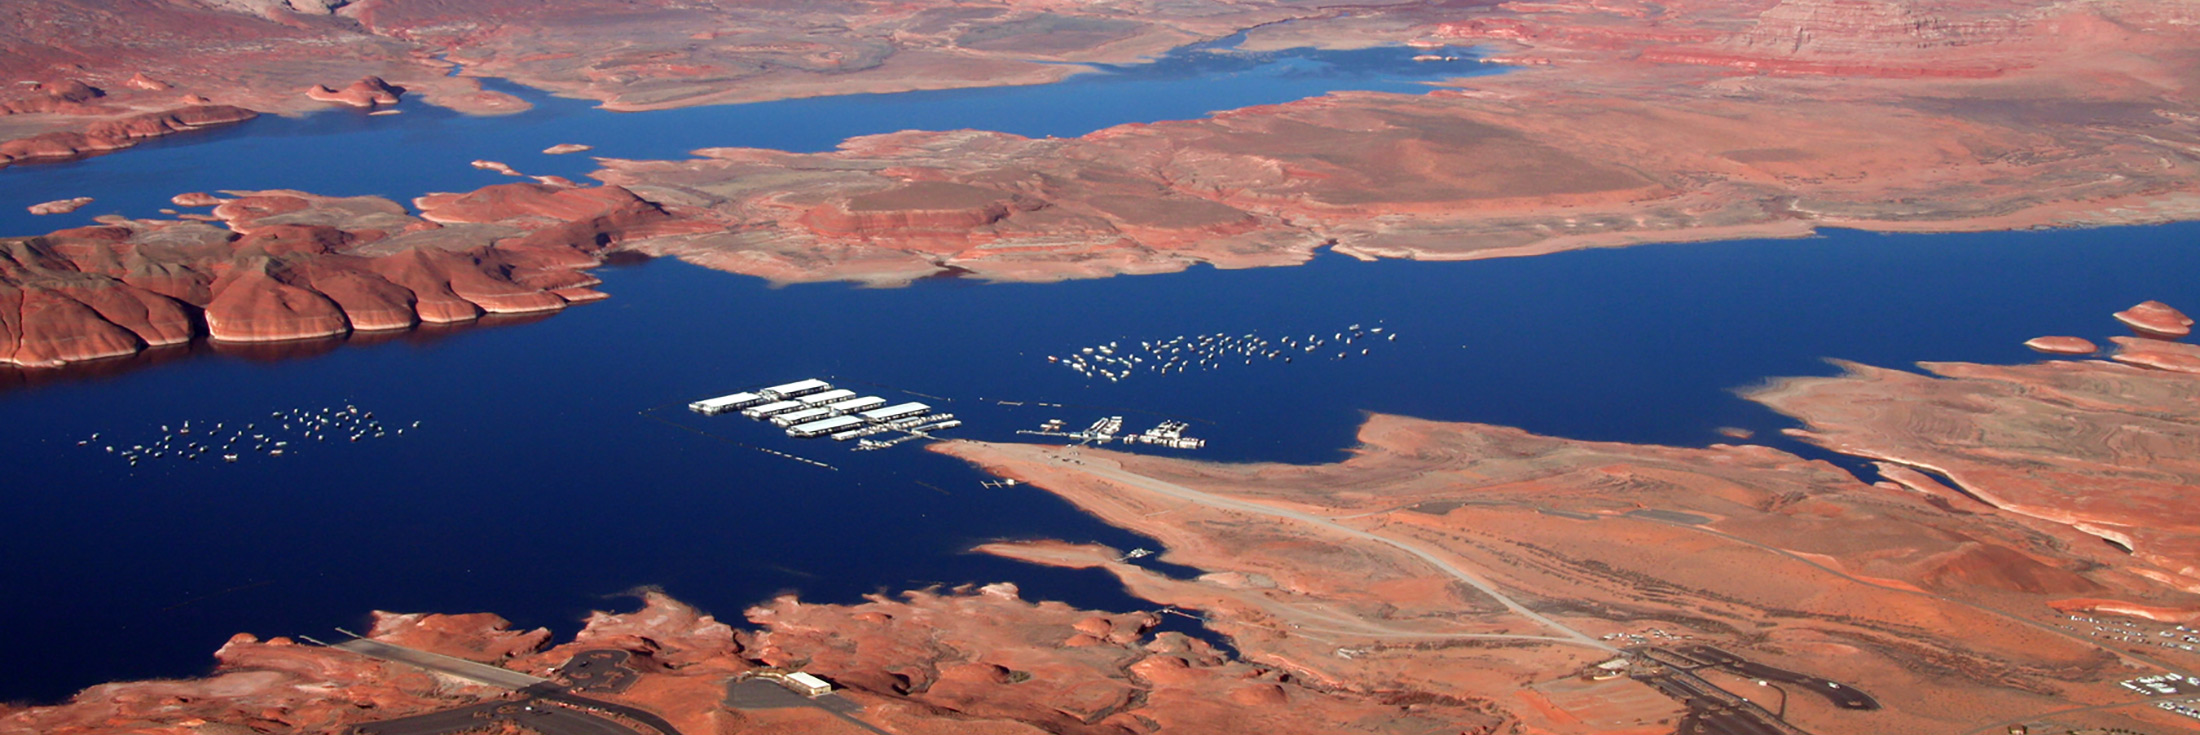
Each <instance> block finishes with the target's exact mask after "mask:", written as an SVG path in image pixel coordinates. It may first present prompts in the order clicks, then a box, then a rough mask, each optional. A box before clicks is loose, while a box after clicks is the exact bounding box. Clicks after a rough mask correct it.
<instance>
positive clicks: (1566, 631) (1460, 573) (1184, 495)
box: [1045, 450, 1619, 653]
mask: <svg viewBox="0 0 2200 735" xmlns="http://www.w3.org/2000/svg"><path fill="white" fill-rule="evenodd" d="M1045 454H1047V455H1048V456H1051V457H1052V458H1054V459H1055V460H1056V461H1059V462H1064V463H1076V464H1077V467H1078V468H1079V469H1080V470H1081V471H1083V472H1086V473H1089V474H1093V475H1098V476H1100V477H1105V478H1108V479H1111V480H1114V481H1116V482H1120V483H1123V484H1126V485H1130V486H1132V487H1137V488H1141V489H1145V490H1149V491H1152V492H1156V493H1160V494H1162V495H1166V496H1169V497H1172V498H1176V499H1178V500H1183V501H1186V502H1190V503H1196V504H1199V505H1204V506H1207V507H1210V508H1220V509H1223V510H1233V511H1238V512H1240V513H1251V514H1254V515H1261V516H1268V517H1271V518H1284V519H1288V520H1293V521H1298V522H1300V523H1305V524H1307V525H1311V526H1315V527H1318V528H1322V529H1324V530H1327V531H1330V532H1333V533H1337V534H1342V535H1345V536H1350V537H1352V538H1356V539H1360V540H1363V541H1373V542H1375V543H1379V544H1382V545H1384V546H1389V547H1391V548H1395V549H1398V550H1399V551H1403V552H1406V553H1408V554H1412V555H1413V556H1414V557H1416V558H1419V559H1420V560H1421V561H1424V562H1427V563H1428V565H1429V566H1432V567H1435V568H1436V569H1437V570H1439V571H1442V572H1443V573H1445V574H1448V575H1451V577H1452V578H1454V579H1457V580H1459V581H1461V582H1465V583H1467V585H1468V586H1471V587H1473V588H1475V589H1477V590H1481V591H1482V594H1485V595H1489V596H1490V598H1491V599H1494V600H1496V601H1498V602H1499V603H1500V604H1503V605H1504V606H1505V609H1507V610H1511V611H1512V612H1513V614H1515V615H1519V616H1521V617H1524V618H1527V619H1529V620H1533V621H1535V622H1536V623H1537V624H1539V625H1542V626H1543V627H1545V628H1549V629H1551V630H1553V631H1556V632H1557V633H1559V634H1560V636H1562V638H1554V639H1552V640H1553V641H1554V642H1562V643H1573V644H1576V645H1581V646H1587V647H1590V648H1594V649H1597V650H1601V651H1609V652H1612V653H1619V648H1618V647H1616V646H1613V645H1611V644H1609V643H1605V642H1604V641H1600V640H1597V639H1596V637H1594V636H1591V635H1589V634H1587V633H1583V632H1581V631H1578V630H1574V629H1573V628H1570V627H1567V626H1566V625H1565V624H1563V623H1560V622H1558V621H1556V620H1552V619H1551V618H1549V617H1547V616H1545V615H1544V614H1542V613H1539V612H1536V611H1534V610H1530V609H1528V607H1527V606H1526V605H1522V604H1520V603H1519V602H1518V601H1516V600H1514V599H1513V598H1511V597H1507V596H1506V595H1505V593H1504V592H1501V591H1499V590H1498V589H1497V586H1496V585H1493V584H1490V583H1489V582H1485V581H1483V580H1482V578H1480V577H1477V576H1474V575H1473V574H1469V573H1468V572H1467V571H1466V570H1464V569H1460V568H1459V567H1456V566H1453V565H1452V563H1451V562H1448V561H1445V560H1444V559H1443V557H1440V556H1437V555H1435V554H1433V553H1430V552H1429V551H1427V550H1424V549H1422V548H1420V547H1418V546H1414V545H1412V544H1408V543H1406V542H1403V541H1399V540H1397V539H1393V538H1390V537H1387V536H1381V535H1378V534H1375V533H1371V532H1368V531H1362V530H1360V529H1357V528H1353V527H1351V526H1347V525H1344V524H1342V523H1337V522H1336V521H1332V520H1330V519H1328V518H1323V517H1321V516H1317V515H1313V514H1311V513H1301V512H1299V511H1295V510H1288V509H1284V508H1276V507H1272V506H1267V505H1262V504H1260V503H1255V502H1251V501H1246V500H1238V499H1235V498H1225V497H1221V496H1218V495H1211V494H1208V493H1204V492H1200V491H1198V490H1193V489H1191V488H1188V487H1185V486H1183V485H1178V484H1175V483H1172V482H1168V481H1165V480H1159V479H1155V478H1152V477H1147V476H1145V475H1141V474H1138V473H1135V472H1131V471H1129V470H1124V469H1121V468H1118V467H1105V466H1101V465H1096V464H1088V463H1085V462H1084V460H1082V459H1079V458H1077V457H1076V456H1075V455H1072V454H1068V453H1065V452H1063V451H1061V450H1052V451H1047V452H1045Z"/></svg>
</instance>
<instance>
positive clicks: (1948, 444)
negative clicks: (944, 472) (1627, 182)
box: [1748, 302, 2200, 618]
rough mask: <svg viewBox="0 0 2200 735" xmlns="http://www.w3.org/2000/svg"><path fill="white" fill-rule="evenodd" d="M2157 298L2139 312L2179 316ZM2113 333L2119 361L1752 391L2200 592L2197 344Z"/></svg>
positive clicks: (1871, 451) (1831, 444) (1850, 450)
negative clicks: (2156, 304) (2112, 547)
mask: <svg viewBox="0 0 2200 735" xmlns="http://www.w3.org/2000/svg"><path fill="white" fill-rule="evenodd" d="M2149 303H2153V302H2149ZM2166 308H2167V307H2161V309H2166ZM2161 309H2154V308H2148V309H2143V310H2139V309H2135V311H2140V312H2141V313H2140V314H2139V316H2140V317H2141V318H2142V319H2144V321H2143V322H2142V323H2147V324H2152V325H2157V326H2168V325H2172V324H2176V320H2175V319H2170V318H2163V314H2162V311H2161ZM2118 318H2119V319H2122V320H2124V321H2125V322H2126V323H2130V322H2131V321H2133V319H2132V318H2130V317H2127V316H2126V315H2125V314H2119V315H2118ZM2111 341H2113V342H2115V343H2116V345H2117V348H2118V349H2117V351H2116V353H2115V354H2114V355H2112V356H2111V359H2112V360H2114V361H2115V362H2102V361H2051V362H2043V363H2038V364H2033V365H2014V366H1991V365H1971V364H1965V363H1927V364H1925V365H1924V367H1925V368H1926V369H1927V370H1929V371H1931V372H1932V373H1934V374H1936V375H1938V376H1940V377H1939V379H1935V378H1931V377H1926V376H1922V375H1917V374H1913V373H1907V372H1902V371H1897V370H1886V369H1881V368H1872V367H1867V366H1862V365H1847V368H1848V373H1847V374H1846V375H1842V376H1837V377H1831V378H1789V379H1784V380H1781V381H1778V382H1775V383H1773V384H1771V385H1770V386H1769V387H1766V388H1764V389H1761V390H1758V391H1754V392H1752V393H1750V394H1749V396H1748V397H1749V398H1750V399H1752V400H1755V401H1757V402H1759V403H1763V404H1765V405H1767V406H1770V407H1772V408H1773V409H1774V410H1776V411H1780V412H1781V413H1785V414H1788V415H1790V416H1795V417H1797V418H1800V419H1802V420H1803V421H1805V422H1806V423H1807V424H1809V426H1810V429H1809V430H1808V431H1796V432H1793V433H1794V434H1795V435H1796V436H1799V437H1801V438H1803V439H1805V440H1807V441H1810V442H1813V443H1816V444H1819V445H1821V446H1825V447H1827V448H1830V449H1833V450H1835V451H1839V452H1843V453H1847V454H1853V455H1858V456H1864V457H1871V458H1876V459H1882V460H1886V461H1888V462H1892V463H1899V464H1902V465H1908V466H1910V467H1918V468H1930V469H1932V470H1933V471H1935V472H1937V473H1939V474H1941V475H1944V476H1945V477H1947V478H1948V480H1949V481H1951V482H1952V484H1953V485H1954V486H1956V487H1958V488H1961V490H1962V492H1963V493H1964V494H1965V495H1967V496H1969V497H1973V498H1977V499H1978V500H1979V501H1982V502H1984V503H1987V504H1989V505H1991V506H1992V507H1994V508H1999V509H2002V510H2005V511H2008V512H2010V513H2013V514H2018V515H2021V516H2024V517H2029V518H2036V519H2039V520H2041V521H2045V522H2049V523H2053V524H2059V525H2061V526H2063V527H2067V528H2069V529H2073V530H2076V531H2080V532H2083V533H2086V534H2090V535H2093V536H2095V537H2098V538H2101V539H2104V540H2107V541H2110V542H2112V543H2114V544H2117V545H2118V546H2121V547H2123V548H2126V549H2130V551H2131V556H2130V558H2129V559H2127V560H2122V562H2121V564H2119V566H2120V567H2121V568H2125V569H2128V570H2129V571H2130V572H2131V573H2133V574H2136V575H2140V576H2142V577H2144V578H2146V579H2149V580H2151V581H2153V582H2155V583H2158V584H2159V585H2161V586H2163V587H2166V588H2168V589H2173V590H2179V591H2184V592H2192V593H2200V512H2195V511H2194V510H2193V507H2192V505H2191V504H2190V503H2186V502H2184V500H2183V498H2184V497H2185V496H2186V495H2187V494H2189V492H2190V491H2191V489H2192V488H2193V487H2200V459H2196V458H2200V430H2196V429H2195V427H2200V422H2196V421H2194V420H2193V419H2194V417H2193V416H2191V415H2189V414H2192V413H2194V412H2195V409H2196V407H2200V378H2196V377H2195V375H2196V374H2200V346H2196V345H2188V344H2182V343H2176V342H2168V341H2163V340H2160V339H2148V338H2136V337H2114V338H2111ZM2117 363H2124V364H2117ZM2134 366H2136V368H2147V369H2135V367H2134ZM1906 484H1909V483H1906ZM2188 617H2194V618H2200V606H2194V607H2193V611H2192V612H2190V613H2189V614H2188Z"/></svg>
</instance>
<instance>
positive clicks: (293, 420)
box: [76, 404, 420, 467]
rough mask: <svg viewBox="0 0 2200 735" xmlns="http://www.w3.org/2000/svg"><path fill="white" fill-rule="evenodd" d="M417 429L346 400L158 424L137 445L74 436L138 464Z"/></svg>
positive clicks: (281, 449) (280, 449) (223, 457)
mask: <svg viewBox="0 0 2200 735" xmlns="http://www.w3.org/2000/svg"><path fill="white" fill-rule="evenodd" d="M417 428H420V422H418V421H414V422H412V423H411V424H410V425H408V426H396V425H392V424H385V423H383V422H382V420H381V419H377V418H375V417H374V412H373V411H368V410H365V409H362V408H360V407H358V406H354V405H350V404H345V405H343V406H332V407H327V408H294V409H290V410H287V411H273V412H270V413H268V415H267V418H266V419H264V420H257V421H251V422H242V423H240V422H222V421H217V422H213V423H207V422H203V421H201V422H192V421H185V422H183V423H181V424H174V425H170V424H162V425H161V426H160V434H159V436H157V437H154V438H153V439H151V440H149V441H146V442H144V443H138V444H128V445H124V444H122V443H121V442H119V441H116V440H113V439H108V440H105V441H102V440H101V438H100V437H101V436H102V434H101V433H98V432H95V433H93V434H92V435H91V437H89V438H86V439H79V440H77V442H76V445H77V446H80V447H88V448H93V449H97V450H100V451H104V452H106V453H108V454H111V455H114V456H115V457H116V458H118V459H121V460H123V461H126V462H129V463H130V466H132V467H136V466H137V465H138V463H139V462H150V461H153V460H183V461H194V462H195V461H198V460H200V459H218V460H220V461H223V462H235V461H237V460H238V459H241V458H243V457H246V456H249V455H262V456H268V457H281V456H283V455H285V454H286V453H289V452H292V451H295V449H294V448H293V447H292V446H291V444H292V443H293V442H296V443H298V444H299V445H300V446H303V445H304V444H305V443H306V442H328V441H352V442H360V441H366V440H368V439H380V438H384V437H389V436H403V435H404V434H405V430H406V429H417Z"/></svg>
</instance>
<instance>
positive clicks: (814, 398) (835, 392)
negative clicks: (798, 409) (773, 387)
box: [795, 388, 856, 406]
mask: <svg viewBox="0 0 2200 735" xmlns="http://www.w3.org/2000/svg"><path fill="white" fill-rule="evenodd" d="M854 397H856V392H855V391H852V390H848V389H846V388H834V389H832V390H829V391H825V392H823V393H811V394H809V395H806V396H803V397H801V398H797V399H795V400H797V401H801V402H803V403H805V404H808V405H812V406H823V405H825V404H828V403H832V402H834V401H845V400H848V399H850V398H854Z"/></svg>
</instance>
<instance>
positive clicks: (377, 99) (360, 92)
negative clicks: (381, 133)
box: [306, 75, 405, 109]
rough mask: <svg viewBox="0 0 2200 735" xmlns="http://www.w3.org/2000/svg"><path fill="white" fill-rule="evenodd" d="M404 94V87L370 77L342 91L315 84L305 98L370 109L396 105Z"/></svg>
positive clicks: (308, 90) (353, 83)
mask: <svg viewBox="0 0 2200 735" xmlns="http://www.w3.org/2000/svg"><path fill="white" fill-rule="evenodd" d="M404 94H405V88H404V87H399V86H396V85H393V84H390V83H389V82H385V81H382V78H381V77H377V76H371V75H370V76H365V77H360V78H359V81H356V82H352V83H351V84H350V85H349V86H346V87H344V88H343V89H329V88H328V87H327V86H326V85H321V84H316V85H313V86H312V87H311V88H309V89H307V90H306V97H308V98H311V99H314V100H318V101H321V102H334V103H337V104H342V105H350V106H352V107H365V108H370V109H371V108H375V107H384V106H388V105H394V104H397V103H398V101H399V100H400V99H402V98H403V97H404Z"/></svg>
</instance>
